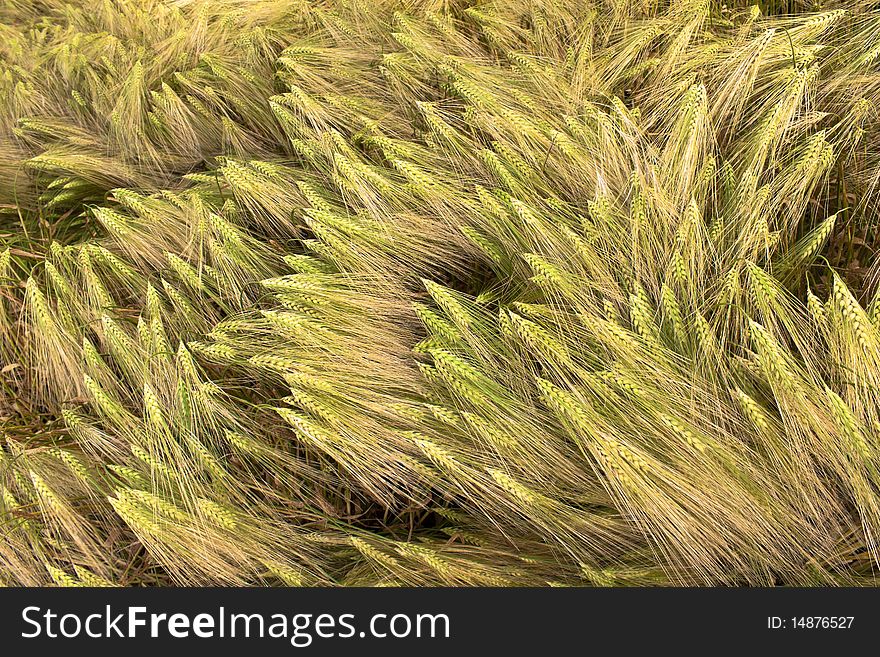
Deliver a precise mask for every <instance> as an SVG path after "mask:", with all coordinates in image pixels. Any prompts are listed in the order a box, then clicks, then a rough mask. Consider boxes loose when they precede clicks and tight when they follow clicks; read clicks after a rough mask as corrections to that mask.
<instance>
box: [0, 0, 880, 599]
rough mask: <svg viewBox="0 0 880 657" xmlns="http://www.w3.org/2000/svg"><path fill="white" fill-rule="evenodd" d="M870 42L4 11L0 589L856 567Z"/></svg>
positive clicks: (36, 8)
mask: <svg viewBox="0 0 880 657" xmlns="http://www.w3.org/2000/svg"><path fill="white" fill-rule="evenodd" d="M878 103H880V10H878V9H877V8H876V5H875V3H873V2H865V1H862V0H846V1H844V2H836V1H835V2H832V3H831V4H829V5H827V6H824V7H821V8H819V7H816V6H813V5H811V4H809V3H808V2H771V3H766V4H765V3H761V5H760V6H759V5H753V6H749V5H748V4H744V3H739V2H728V4H726V5H721V4H720V3H719V2H715V1H714V0H711V1H710V0H673V1H672V2H667V1H666V0H662V1H660V2H631V1H629V0H604V1H600V0H496V1H488V2H487V1H482V0H410V1H409V2H405V1H400V0H346V1H339V2H332V1H329V0H326V1H320V0H299V1H290V0H252V1H245V0H194V1H192V2H186V1H178V2H161V1H160V0H68V1H64V0H40V1H39V2H34V1H32V0H2V1H0V242H2V245H0V361H2V362H0V368H2V369H0V383H2V388H0V583H3V584H11V585H22V584H23V585H46V584H53V583H54V584H57V585H62V586H82V585H86V586H95V585H121V586H129V585H167V584H179V585H211V584H213V585H285V584H286V585H416V586H420V585H479V586H486V585H538V586H545V585H667V584H716V585H720V584H726V585H772V584H788V585H837V584H843V585H852V584H872V583H874V582H875V581H876V580H875V573H876V571H877V569H878V567H880V542H878V541H880V388H878V386H880V299H878V298H875V297H874V296H873V295H874V290H875V288H876V285H875V279H877V278H878V276H876V275H875V271H874V270H873V269H872V261H871V257H872V254H873V251H874V249H875V248H877V247H878V241H877V239H876V234H875V231H876V230H877V226H878V221H877V219H878V210H880V118H878Z"/></svg>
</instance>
